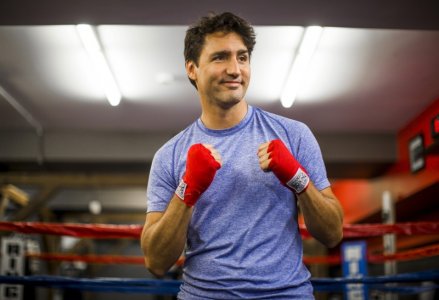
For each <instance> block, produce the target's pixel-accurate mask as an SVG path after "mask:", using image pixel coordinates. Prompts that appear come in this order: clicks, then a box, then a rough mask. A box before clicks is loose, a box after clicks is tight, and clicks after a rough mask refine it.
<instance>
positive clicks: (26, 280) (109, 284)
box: [0, 270, 439, 295]
mask: <svg viewBox="0 0 439 300" xmlns="http://www.w3.org/2000/svg"><path fill="white" fill-rule="evenodd" d="M438 279H439V270H429V271H422V272H415V273H404V274H397V275H391V276H377V277H370V276H366V277H363V278H340V277H339V278H312V279H311V283H312V285H313V287H314V289H315V290H316V291H328V290H331V291H334V290H340V289H343V288H344V287H345V285H346V284H365V285H367V286H369V287H370V288H371V289H377V290H385V291H388V292H395V293H419V292H420V291H426V290H432V289H437V288H439V286H438V285H432V286H428V287H425V286H414V287H413V286H404V287H398V286H395V287H392V286H383V284H385V283H418V282H424V281H434V280H438ZM0 283H9V284H26V285H32V286H43V287H55V288H74V289H81V290H93V291H113V292H129V293H150V294H156V295H157V294H177V293H178V291H179V286H180V285H181V281H179V280H145V279H130V278H128V279H127V278H70V277H62V276H0Z"/></svg>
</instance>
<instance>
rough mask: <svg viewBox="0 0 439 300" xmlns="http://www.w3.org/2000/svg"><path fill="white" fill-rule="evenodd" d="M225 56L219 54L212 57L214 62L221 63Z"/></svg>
mask: <svg viewBox="0 0 439 300" xmlns="http://www.w3.org/2000/svg"><path fill="white" fill-rule="evenodd" d="M224 58H225V56H224V55H222V54H218V55H215V56H213V57H212V61H221V60H224Z"/></svg>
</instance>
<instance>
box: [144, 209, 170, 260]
mask: <svg viewBox="0 0 439 300" xmlns="http://www.w3.org/2000/svg"><path fill="white" fill-rule="evenodd" d="M163 214H164V213H163V212H149V213H147V214H146V218H145V224H144V225H143V229H142V235H141V239H140V244H141V248H142V250H143V253H144V255H145V265H146V267H148V268H149V261H148V255H147V253H146V252H147V251H146V248H147V244H148V238H147V232H148V230H149V229H150V228H151V226H153V225H154V224H155V223H157V222H158V221H160V219H161V218H162V217H163Z"/></svg>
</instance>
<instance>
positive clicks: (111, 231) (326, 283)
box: [0, 222, 439, 295]
mask: <svg viewBox="0 0 439 300" xmlns="http://www.w3.org/2000/svg"><path fill="white" fill-rule="evenodd" d="M299 229H300V233H301V235H302V237H303V238H304V239H307V238H310V235H309V233H308V231H307V230H306V228H305V227H304V226H301V227H300V228H299ZM0 231H3V232H10V233H19V234H26V235H27V234H31V235H32V234H44V235H58V236H70V237H76V238H91V239H96V240H99V239H139V237H140V234H141V232H142V226H140V225H106V224H73V223H70V224H69V223H63V224H56V223H39V222H0ZM343 233H344V239H345V240H352V239H354V240H355V239H362V238H370V237H378V236H382V235H384V234H395V235H399V236H402V235H406V236H407V235H438V234H439V222H416V223H398V224H389V225H386V224H363V225H344V227H343ZM139 247H140V246H139ZM25 256H26V259H38V260H44V261H70V262H84V263H89V264H138V265H142V264H144V258H143V257H142V256H120V255H77V254H65V253H31V252H29V253H26V254H25ZM436 256H439V243H438V244H434V245H429V246H425V247H420V248H416V249H410V250H406V251H400V252H396V253H393V254H373V253H367V262H368V263H371V264H382V263H384V262H388V261H416V260H419V259H423V258H434V257H436ZM303 261H304V263H305V264H308V265H311V264H326V265H339V264H340V263H341V255H329V256H304V259H303ZM183 262H184V258H180V259H179V260H178V262H177V263H176V265H178V266H182V264H183ZM438 281H439V270H438V269H433V270H425V271H421V272H412V273H401V274H395V275H391V276H390V275H388V276H364V277H362V278H347V277H335V278H311V282H312V285H313V287H314V290H315V291H317V292H343V291H344V289H345V288H346V286H347V285H350V284H362V285H364V286H367V288H368V289H369V290H375V291H380V292H386V293H395V294H418V293H422V292H426V291H436V290H437V289H438V288H439V284H438ZM425 282H428V283H429V284H428V285H425V284H423V283H425ZM0 283H2V284H19V285H26V286H35V287H45V288H56V289H77V290H83V291H94V292H118V293H142V294H154V295H175V294H177V292H178V290H179V286H180V284H181V281H179V280H168V279H165V280H158V279H157V280H155V279H152V280H151V279H148V280H147V279H134V278H70V277H64V276H49V275H44V276H43V275H32V276H6V275H3V276H0Z"/></svg>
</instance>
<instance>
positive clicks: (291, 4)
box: [0, 0, 439, 30]
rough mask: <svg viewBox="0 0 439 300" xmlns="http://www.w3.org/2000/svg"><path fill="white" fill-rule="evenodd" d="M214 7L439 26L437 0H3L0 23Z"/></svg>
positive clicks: (181, 21) (157, 18) (166, 16)
mask: <svg viewBox="0 0 439 300" xmlns="http://www.w3.org/2000/svg"><path fill="white" fill-rule="evenodd" d="M211 11H215V12H223V11H232V12H235V13H237V14H240V15H242V16H243V17H245V18H247V19H249V20H250V21H251V22H252V23H253V24H254V25H296V26H297V25H298V26H308V25H313V24H314V25H315V24H318V25H321V26H332V27H354V28H395V29H396V28H397V29H430V30H431V29H439V2H438V1H437V0H425V1H413V0H388V1H379V0H370V1H349V0H334V1H325V0H315V1H304V0H279V1H276V2H273V3H271V4H270V3H268V2H267V1H265V0H252V1H250V0H249V1H233V0H224V1H197V0H187V1H178V0H165V1H158V2H154V4H153V5H152V4H151V2H150V1H143V0H131V1H129V2H126V1H120V0H77V1H57V0H41V1H30V0H15V1H0V25H60V24H79V23H89V24H138V25H188V24H190V23H192V22H194V21H195V20H196V19H198V18H199V17H200V16H203V15H205V14H207V13H208V12H211Z"/></svg>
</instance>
